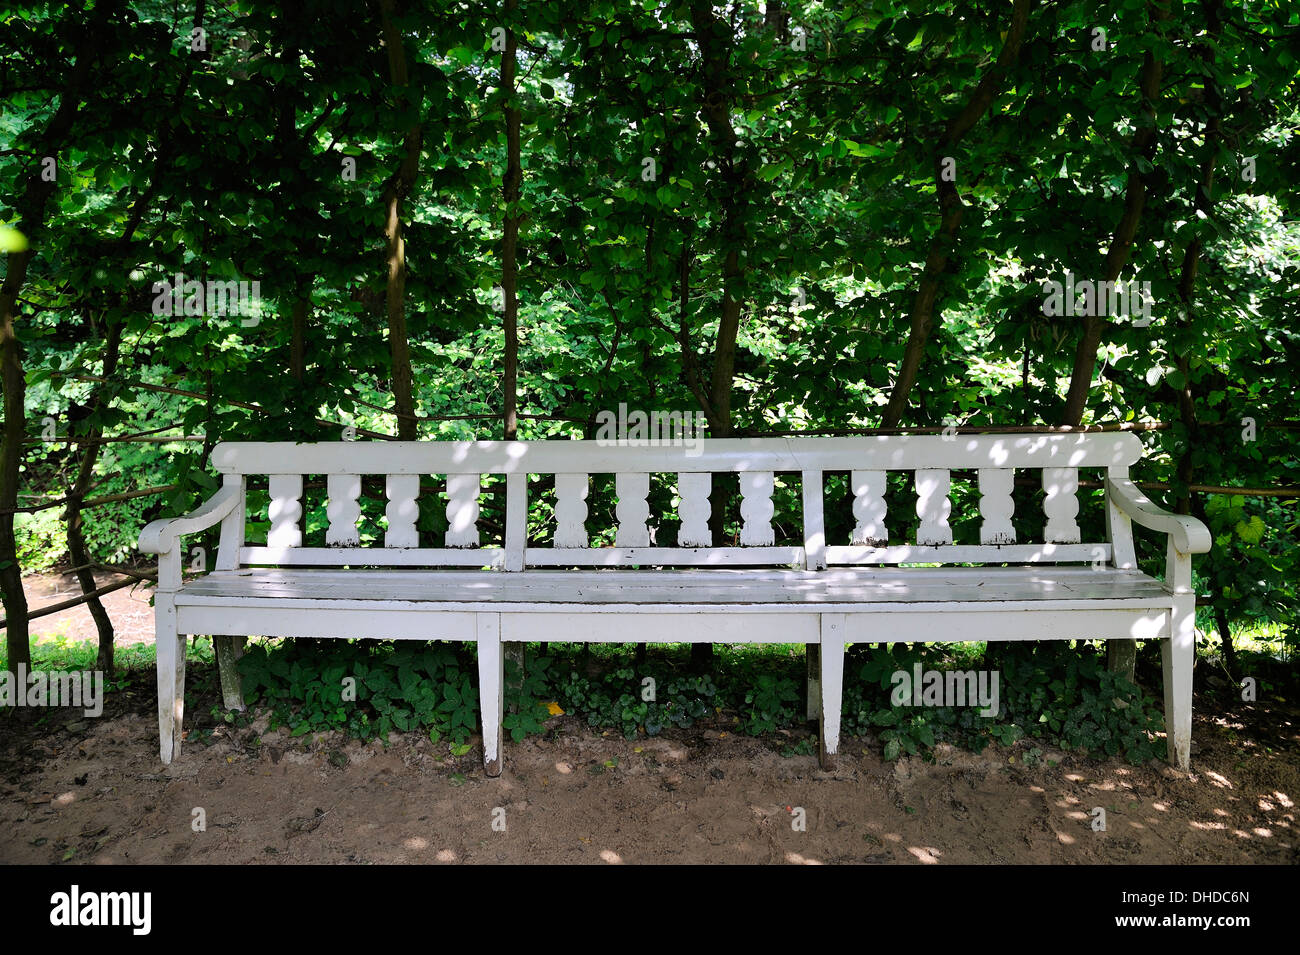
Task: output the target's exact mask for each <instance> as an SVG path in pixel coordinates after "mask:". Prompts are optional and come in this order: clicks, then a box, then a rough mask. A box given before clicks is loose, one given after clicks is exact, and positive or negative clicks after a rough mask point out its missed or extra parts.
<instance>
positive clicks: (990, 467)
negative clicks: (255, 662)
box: [212, 433, 1141, 571]
mask: <svg viewBox="0 0 1300 955" xmlns="http://www.w3.org/2000/svg"><path fill="white" fill-rule="evenodd" d="M1140 456H1141V444H1140V442H1139V441H1138V440H1137V439H1136V438H1135V437H1133V436H1132V435H1129V434H1123V433H1119V434H1068V435H1066V434H1063V435H1024V436H1008V435H988V436H980V435H964V436H954V437H947V436H938V435H926V436H916V437H857V438H764V439H719V440H710V441H706V442H704V443H703V447H702V448H691V447H673V446H662V445H660V446H652V447H646V446H638V445H636V444H635V443H631V442H622V443H619V444H614V445H611V444H609V443H606V442H596V441H545V442H525V441H510V442H493V441H476V442H373V443H372V442H355V443H354V442H346V443H345V442H339V443H337V444H335V443H322V444H291V443H285V442H256V443H255V442H232V443H225V444H220V445H218V446H217V447H216V448H215V449H214V451H213V453H212V461H213V465H214V466H215V467H216V469H217V470H218V471H219V472H221V473H222V474H223V478H224V482H225V487H226V489H227V491H228V493H230V494H234V495H237V496H238V503H237V504H236V506H235V507H233V508H232V509H231V510H230V512H229V513H228V514H227V516H226V517H225V518H224V519H223V521H222V527H221V542H220V550H219V553H218V558H217V565H216V566H217V569H219V570H230V569H234V568H237V567H242V566H250V565H274V566H341V565H367V566H371V565H373V566H392V567H402V566H409V567H475V568H477V567H491V568H495V569H502V570H506V571H519V570H523V569H524V568H525V567H582V566H586V567H598V566H628V565H640V566H650V565H666V566H721V567H727V566H732V567H734V566H776V567H780V566H792V565H793V566H801V567H805V568H807V569H810V570H818V569H821V568H824V567H827V566H836V565H840V566H844V565H872V564H906V563H1033V562H1040V561H1041V562H1091V563H1093V564H1101V563H1106V564H1113V566H1117V567H1126V568H1131V567H1133V566H1135V563H1134V558H1133V542H1132V529H1131V525H1130V523H1129V521H1128V520H1127V518H1125V517H1124V515H1123V513H1122V512H1120V511H1119V510H1118V509H1117V508H1116V507H1114V505H1113V504H1108V508H1107V514H1108V535H1107V536H1108V538H1109V539H1108V540H1103V541H1092V542H1084V541H1083V540H1082V539H1081V533H1080V529H1079V524H1078V522H1077V519H1076V518H1077V515H1078V511H1079V502H1078V497H1077V492H1078V488H1079V469H1080V468H1093V469H1101V470H1104V471H1105V472H1106V474H1107V476H1108V477H1110V478H1111V479H1114V480H1122V481H1126V480H1127V477H1128V467H1129V465H1131V464H1133V463H1134V462H1136V461H1137V460H1138V459H1139V458H1140ZM954 470H963V471H966V470H974V471H976V472H977V475H978V478H977V481H978V484H977V486H978V490H979V495H980V500H979V513H980V519H981V523H980V530H979V539H980V543H979V544H954V542H953V531H952V526H951V524H950V522H949V519H950V517H951V500H950V495H951V489H952V477H951V474H952V471H954ZM1017 470H1036V471H1039V472H1040V473H1041V476H1042V487H1043V490H1044V494H1045V496H1044V503H1043V510H1044V517H1045V521H1044V530H1043V538H1044V539H1043V541H1042V542H1021V541H1018V540H1017V535H1016V530H1015V528H1014V526H1013V524H1012V516H1013V504H1012V491H1013V488H1014V479H1015V475H1016V471H1017ZM788 472H794V473H796V474H798V475H799V476H800V482H801V485H802V507H801V510H802V514H801V520H802V531H803V533H802V540H803V543H802V545H796V546H783V545H777V544H776V532H775V529H774V526H773V519H774V505H773V500H772V498H773V493H774V490H775V480H776V476H777V475H778V474H781V473H788ZM827 472H840V473H847V474H848V475H849V480H850V487H851V490H852V494H853V501H852V516H853V518H854V523H853V528H852V532H851V535H850V539H849V540H848V541H847V542H844V543H829V542H828V541H827V540H826V532H825V513H824V498H825V493H824V490H825V488H824V476H825V474H826V473H827ZM890 472H912V473H913V474H914V486H915V493H916V517H917V520H918V524H917V529H916V534H915V540H914V541H909V542H903V543H899V542H896V541H895V542H891V528H890V523H891V520H890V515H889V514H888V513H887V509H886V479H887V475H888V474H889V473H890ZM727 473H734V474H736V475H737V477H738V483H739V491H740V507H739V512H740V517H741V526H740V534H739V546H719V547H715V546H712V539H711V533H710V529H709V518H710V515H711V513H712V508H713V507H714V506H715V505H716V495H714V475H717V474H727ZM655 474H670V475H673V474H675V475H676V485H675V496H676V499H677V500H678V504H677V516H678V518H679V519H680V522H681V526H680V528H679V530H678V532H677V540H676V544H675V546H663V545H661V544H659V543H657V542H655V541H654V540H653V539H652V537H653V535H652V532H651V529H650V527H649V519H650V505H649V503H648V500H647V499H648V497H649V493H650V480H651V476H652V475H655ZM250 475H267V476H268V480H267V488H268V492H269V497H270V506H269V511H268V515H267V516H268V517H269V521H270V527H269V531H268V533H267V539H266V544H265V545H256V544H249V543H248V542H247V540H246V538H245V526H246V525H245V501H246V495H247V479H248V477H249V476H250ZM308 475H324V476H325V478H326V494H327V504H326V514H327V517H328V521H329V526H328V529H327V530H326V532H325V543H326V545H327V546H325V547H307V546H303V532H302V518H303V512H304V507H303V492H304V478H305V476H308ZM363 475H383V476H384V485H385V498H386V508H385V512H384V513H385V517H386V518H387V529H386V530H385V532H384V541H383V547H382V548H381V547H375V546H363V545H362V541H361V535H360V531H359V521H360V517H361V504H360V498H361V493H362V480H361V479H362V476H363ZM426 475H438V476H445V480H446V483H445V488H446V491H445V495H446V501H447V503H446V517H447V531H446V534H445V537H444V541H443V544H444V546H443V547H425V546H421V545H420V535H419V533H418V532H417V528H416V522H417V519H418V517H419V505H418V499H419V495H420V490H421V487H420V480H421V477H423V476H426ZM487 475H504V477H505V493H506V520H505V529H504V535H503V538H504V540H503V543H504V546H493V545H484V544H483V543H482V533H481V531H480V528H479V519H480V515H481V508H480V498H481V496H482V494H483V491H484V481H483V479H484V477H485V476H487ZM529 475H552V476H554V481H555V504H554V512H553V534H552V538H551V542H550V546H545V547H542V546H530V545H529V543H528V541H527V539H526V536H527V523H528V515H529V500H528V483H527V481H528V476H529ZM593 475H613V477H614V487H615V495H616V499H617V503H616V506H615V516H616V528H615V539H614V544H613V546H605V547H592V546H590V536H589V533H588V524H589V522H590V515H589V513H588V506H587V498H588V494H589V490H590V487H591V479H592V476H593ZM893 536H896V535H893Z"/></svg>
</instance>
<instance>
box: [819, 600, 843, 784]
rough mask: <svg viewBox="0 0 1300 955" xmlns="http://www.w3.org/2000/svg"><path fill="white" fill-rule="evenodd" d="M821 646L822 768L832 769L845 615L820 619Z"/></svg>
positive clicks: (837, 741) (837, 745) (837, 738)
mask: <svg viewBox="0 0 1300 955" xmlns="http://www.w3.org/2000/svg"><path fill="white" fill-rule="evenodd" d="M821 630H822V634H821V636H822V642H821V646H820V647H819V648H818V657H819V658H820V660H819V662H820V667H819V671H820V674H819V675H820V678H821V713H820V717H821V724H820V728H821V734H820V735H821V752H820V756H821V766H822V769H826V770H831V769H834V768H835V754H836V753H837V752H839V749H840V711H841V709H842V708H843V706H842V702H843V691H844V614H842V613H824V614H822V615H821Z"/></svg>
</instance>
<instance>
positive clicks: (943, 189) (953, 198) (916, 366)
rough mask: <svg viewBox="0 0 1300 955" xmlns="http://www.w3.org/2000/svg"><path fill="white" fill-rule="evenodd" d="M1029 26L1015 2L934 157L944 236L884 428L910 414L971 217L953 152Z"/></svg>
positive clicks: (915, 311)
mask: <svg viewBox="0 0 1300 955" xmlns="http://www.w3.org/2000/svg"><path fill="white" fill-rule="evenodd" d="M1028 24H1029V0H1016V2H1015V5H1014V6H1013V7H1012V10H1011V23H1010V25H1009V26H1008V28H1007V37H1006V40H1004V41H1003V43H1002V52H1001V53H1000V54H998V59H997V62H996V63H994V65H993V68H992V69H990V70H989V71H988V73H986V74H985V75H984V76H983V77H982V78H981V79H980V81H979V84H978V85H977V86H976V87H975V91H974V92H973V93H972V94H971V97H970V99H969V100H968V101H967V103H966V105H965V106H964V107H963V108H962V111H961V112H960V113H958V114H957V115H956V116H955V117H953V119H952V120H951V121H950V122H949V123H948V126H947V128H946V129H944V131H943V135H941V136H940V137H939V141H938V143H936V145H935V149H934V155H933V165H934V181H935V185H936V187H937V189H938V195H939V210H940V213H941V215H940V221H939V231H938V232H936V233H935V234H934V238H933V239H931V240H930V250H929V252H928V253H927V255H926V257H925V268H924V269H923V270H922V272H921V277H920V279H919V280H918V281H917V285H916V294H915V295H914V296H913V297H912V308H911V311H910V312H909V313H908V326H909V330H908V333H907V348H906V350H905V351H904V352H903V363H902V364H901V365H900V366H899V369H898V378H897V379H896V380H895V381H894V388H893V391H892V392H891V393H890V395H889V404H888V405H886V406H885V413H884V415H883V417H882V418H881V423H880V426H881V427H882V428H897V427H898V425H899V422H900V421H902V420H903V413H904V412H905V411H906V410H907V402H908V395H909V394H910V393H911V391H912V386H913V385H915V384H916V376H917V373H918V372H919V371H920V369H921V362H922V360H923V359H924V358H925V346H926V343H927V342H928V341H929V340H930V332H931V330H932V329H933V327H934V306H935V301H936V299H937V298H938V296H939V285H940V282H941V281H942V280H943V275H944V273H945V272H946V271H947V270H948V259H949V257H950V255H951V253H952V249H953V241H954V239H955V237H956V234H957V228H958V226H960V225H961V219H962V215H963V213H964V212H965V211H966V210H965V206H964V205H963V204H962V201H961V196H960V194H958V192H957V186H956V185H955V184H954V182H953V180H952V179H950V178H947V170H946V168H945V163H944V160H945V158H947V157H948V156H949V155H950V151H951V150H952V148H953V147H954V146H956V145H957V143H959V142H960V141H961V139H962V137H963V136H965V135H966V133H967V132H969V131H970V129H971V128H972V127H974V125H975V124H976V123H978V122H979V121H980V119H981V118H982V117H983V116H984V114H985V113H986V112H987V111H988V108H989V106H990V105H991V104H992V103H993V98H994V97H995V96H996V95H997V93H998V91H999V90H1000V89H1001V88H1002V84H1003V82H1004V81H1005V79H1006V75H1007V73H1008V72H1009V71H1010V69H1011V67H1012V66H1013V65H1014V64H1015V62H1016V61H1017V59H1018V58H1019V57H1020V47H1021V44H1022V43H1023V41H1024V37H1025V30H1026V28H1027V27H1028Z"/></svg>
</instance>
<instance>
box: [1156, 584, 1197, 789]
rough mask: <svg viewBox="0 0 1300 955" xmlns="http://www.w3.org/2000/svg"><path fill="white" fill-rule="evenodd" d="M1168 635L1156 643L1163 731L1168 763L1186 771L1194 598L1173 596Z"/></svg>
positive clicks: (1188, 763)
mask: <svg viewBox="0 0 1300 955" xmlns="http://www.w3.org/2000/svg"><path fill="white" fill-rule="evenodd" d="M1169 630H1170V637H1169V639H1167V640H1162V641H1161V642H1160V658H1161V662H1162V664H1163V669H1164V678H1165V734H1166V736H1167V738H1168V742H1169V762H1171V763H1173V764H1174V765H1175V766H1176V767H1178V768H1179V769H1181V770H1183V771H1184V772H1186V771H1188V770H1189V769H1190V768H1191V762H1192V665H1193V664H1194V662H1195V660H1196V597H1195V596H1194V595H1188V596H1178V597H1175V598H1174V607H1173V614H1172V616H1171V618H1170V626H1169Z"/></svg>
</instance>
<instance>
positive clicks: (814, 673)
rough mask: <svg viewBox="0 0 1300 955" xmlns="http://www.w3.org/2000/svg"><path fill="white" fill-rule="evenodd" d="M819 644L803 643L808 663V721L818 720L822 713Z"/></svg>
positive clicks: (805, 658)
mask: <svg viewBox="0 0 1300 955" xmlns="http://www.w3.org/2000/svg"><path fill="white" fill-rule="evenodd" d="M820 650H821V646H820V645H819V644H816V643H807V644H804V649H803V652H804V660H805V662H806V663H807V664H808V696H807V699H808V722H809V723H811V722H813V721H814V720H819V719H820V718H821V715H822V661H821V654H820V652H819V651H820Z"/></svg>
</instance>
